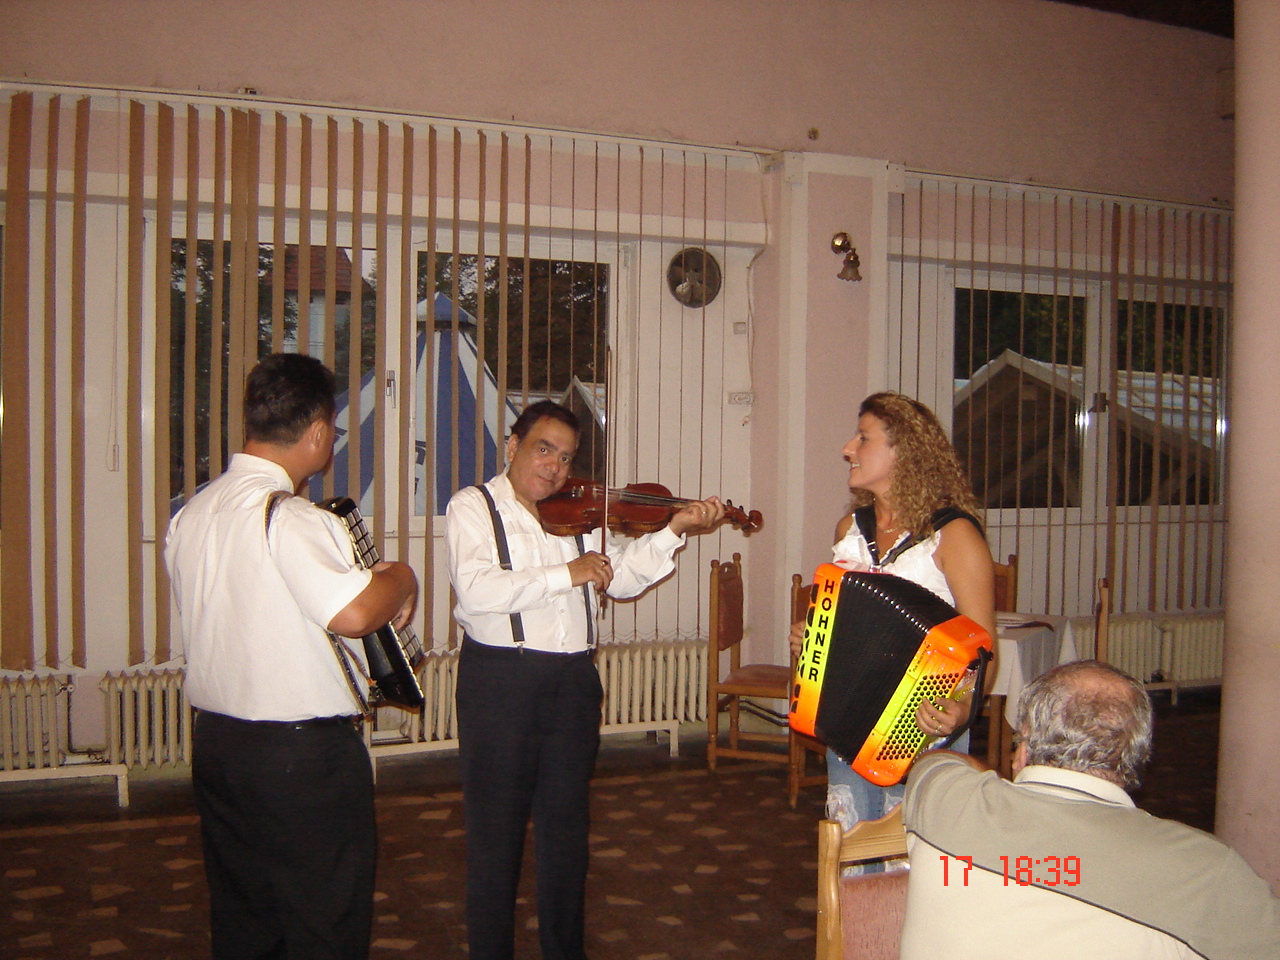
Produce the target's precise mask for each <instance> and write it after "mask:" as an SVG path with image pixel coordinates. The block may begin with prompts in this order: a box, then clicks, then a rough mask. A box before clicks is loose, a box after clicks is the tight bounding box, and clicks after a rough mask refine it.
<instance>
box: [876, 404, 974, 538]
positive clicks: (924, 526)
mask: <svg viewBox="0 0 1280 960" xmlns="http://www.w3.org/2000/svg"><path fill="white" fill-rule="evenodd" d="M866 413H869V414H871V415H872V416H873V417H875V418H876V419H877V420H880V421H882V422H883V423H884V426H885V432H886V433H887V434H888V436H889V443H890V444H891V445H892V446H893V449H894V451H895V453H896V455H897V458H896V459H895V460H894V464H893V473H892V474H891V477H890V480H891V483H890V496H891V498H892V501H893V510H894V515H895V516H896V518H897V519H898V521H899V524H900V526H901V527H902V528H903V529H905V530H909V531H911V532H912V533H913V534H915V535H916V536H928V535H929V534H930V533H932V532H933V527H932V524H931V523H930V522H929V520H930V517H932V516H933V513H934V511H935V510H938V509H940V508H941V507H948V506H950V507H958V508H959V509H961V510H964V511H965V512H966V513H970V514H973V515H974V516H975V517H977V516H978V501H977V499H976V498H975V497H974V495H973V490H972V488H971V487H970V486H969V480H968V478H967V477H966V476H965V474H964V469H963V468H962V467H961V466H960V458H959V457H957V456H956V450H955V447H953V446H952V445H951V441H950V440H948V439H947V435H946V434H945V433H944V432H943V430H942V424H940V423H939V422H938V418H937V417H936V416H934V413H933V411H932V410H930V409H929V408H928V407H926V406H925V405H924V404H923V403H921V402H920V401H919V400H914V399H912V398H911V397H907V396H903V395H902V394H900V393H889V392H885V393H873V394H872V395H871V396H869V397H867V399H865V400H863V401H862V406H861V407H859V408H858V416H859V417H861V416H862V415H863V414H866ZM874 500H875V496H874V495H873V494H872V493H871V492H870V491H868V490H856V489H855V490H854V491H853V507H854V509H857V508H858V507H863V506H866V505H867V504H869V503H871V502H872V501H874Z"/></svg>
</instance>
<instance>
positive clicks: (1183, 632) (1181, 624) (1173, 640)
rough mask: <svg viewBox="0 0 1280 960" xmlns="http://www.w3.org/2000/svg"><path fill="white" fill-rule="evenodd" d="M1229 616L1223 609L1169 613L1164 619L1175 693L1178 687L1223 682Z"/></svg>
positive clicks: (1166, 645)
mask: <svg viewBox="0 0 1280 960" xmlns="http://www.w3.org/2000/svg"><path fill="white" fill-rule="evenodd" d="M1225 627H1226V617H1225V615H1224V614H1222V613H1221V612H1219V613H1209V614H1190V615H1187V616H1181V617H1169V618H1167V619H1165V620H1162V621H1160V633H1161V635H1162V638H1163V646H1164V649H1165V650H1166V651H1167V656H1168V664H1169V674H1170V676H1169V679H1170V680H1171V681H1173V684H1174V687H1173V690H1174V696H1175V702H1176V696H1177V691H1178V687H1180V686H1182V687H1206V686H1213V685H1215V684H1219V683H1221V682H1222V644H1223V637H1224V635H1225Z"/></svg>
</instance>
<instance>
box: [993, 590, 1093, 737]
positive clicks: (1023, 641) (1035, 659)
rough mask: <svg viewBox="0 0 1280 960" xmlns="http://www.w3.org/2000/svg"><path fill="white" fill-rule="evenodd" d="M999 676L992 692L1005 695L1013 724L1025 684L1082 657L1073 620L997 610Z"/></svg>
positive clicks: (1007, 710)
mask: <svg viewBox="0 0 1280 960" xmlns="http://www.w3.org/2000/svg"><path fill="white" fill-rule="evenodd" d="M996 631H997V633H998V637H997V648H996V679H995V683H994V685H993V686H992V687H991V693H993V694H996V695H998V696H1002V697H1004V698H1005V702H1004V715H1005V718H1006V719H1007V720H1008V721H1009V724H1010V726H1013V725H1015V721H1016V720H1017V716H1018V698H1019V697H1020V696H1021V695H1022V688H1023V687H1025V686H1026V685H1027V684H1028V683H1030V682H1031V681H1032V680H1034V679H1035V678H1036V677H1038V676H1040V674H1042V673H1044V672H1045V671H1046V670H1048V669H1050V668H1052V667H1056V666H1057V665H1058V664H1060V663H1070V662H1071V661H1072V660H1078V659H1079V655H1078V654H1077V653H1076V641H1075V636H1074V635H1073V634H1072V632H1071V621H1070V620H1068V619H1067V618H1066V617H1048V616H1045V615H1044V614H1039V613H997V614H996Z"/></svg>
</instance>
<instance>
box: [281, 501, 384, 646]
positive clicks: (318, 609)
mask: <svg viewBox="0 0 1280 960" xmlns="http://www.w3.org/2000/svg"><path fill="white" fill-rule="evenodd" d="M270 547H271V552H272V555H273V556H274V557H275V561H276V567H277V569H279V571H280V575H281V576H282V577H283V578H284V581H285V584H286V585H287V586H288V588H289V592H290V593H291V594H292V595H293V598H294V600H295V601H296V602H297V604H298V608H299V609H300V610H301V611H302V613H303V614H304V615H305V616H307V617H308V618H310V619H311V620H314V621H315V622H316V623H318V624H319V625H320V626H322V627H324V628H326V629H327V628H328V626H329V622H330V621H331V620H333V618H334V617H335V616H337V614H338V613H339V612H340V611H341V610H342V609H343V608H345V607H346V606H347V604H349V603H350V602H351V601H352V600H354V599H355V598H356V597H358V596H359V595H360V593H361V592H362V591H363V590H364V588H365V587H367V586H368V585H369V581H370V580H372V579H373V573H372V571H370V570H365V569H363V568H362V567H360V566H359V564H357V563H356V561H355V548H354V546H353V544H352V542H351V536H350V534H348V533H347V529H346V525H345V524H344V523H343V522H342V520H341V518H339V517H337V516H334V515H333V514H331V513H329V512H328V511H326V510H323V509H321V508H320V507H317V506H315V505H314V504H312V503H309V502H308V501H306V500H303V499H301V498H298V497H294V498H291V499H289V500H286V501H284V502H283V503H282V504H281V505H280V506H279V507H278V508H277V510H276V513H275V515H274V517H273V519H272V521H271V533H270Z"/></svg>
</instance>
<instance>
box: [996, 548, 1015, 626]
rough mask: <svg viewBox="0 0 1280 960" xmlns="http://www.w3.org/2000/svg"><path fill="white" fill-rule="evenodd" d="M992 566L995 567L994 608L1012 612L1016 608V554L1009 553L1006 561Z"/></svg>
mask: <svg viewBox="0 0 1280 960" xmlns="http://www.w3.org/2000/svg"><path fill="white" fill-rule="evenodd" d="M992 566H994V567H995V569H996V609H997V610H1003V611H1005V612H1006V613H1009V612H1012V611H1014V610H1016V609H1017V608H1018V555H1017V554H1016V553H1011V554H1009V562H1008V563H996V564H992Z"/></svg>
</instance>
